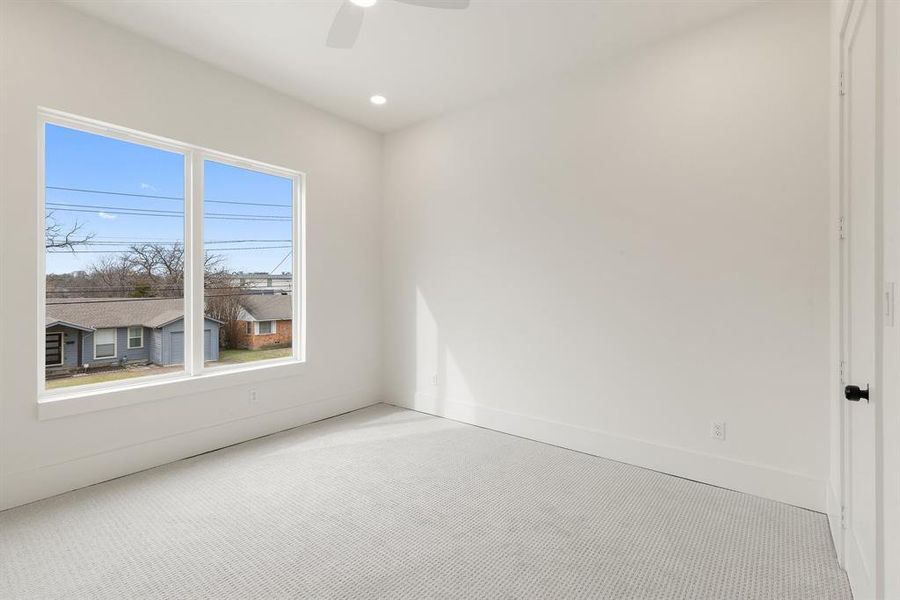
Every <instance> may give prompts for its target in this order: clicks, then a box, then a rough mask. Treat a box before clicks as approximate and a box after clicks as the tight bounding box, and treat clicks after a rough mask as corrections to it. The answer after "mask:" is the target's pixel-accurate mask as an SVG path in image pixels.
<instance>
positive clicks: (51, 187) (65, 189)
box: [46, 185, 184, 201]
mask: <svg viewBox="0 0 900 600" xmlns="http://www.w3.org/2000/svg"><path fill="white" fill-rule="evenodd" d="M46 187H47V189H48V190H60V191H63V192H78V193H79V194H105V195H108V196H130V197H132V198H156V199H158V200H182V201H183V200H184V198H183V197H182V196H155V195H153V194H130V193H128V192H112V191H108V190H88V189H84V188H71V187H61V186H57V185H48V186H46Z"/></svg>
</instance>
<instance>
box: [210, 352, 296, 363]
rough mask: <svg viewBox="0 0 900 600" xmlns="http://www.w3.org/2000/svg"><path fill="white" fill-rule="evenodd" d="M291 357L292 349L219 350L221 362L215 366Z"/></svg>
mask: <svg viewBox="0 0 900 600" xmlns="http://www.w3.org/2000/svg"><path fill="white" fill-rule="evenodd" d="M290 356H291V349H290V348H270V349H267V350H219V362H217V363H213V364H217V365H231V364H237V363H246V362H253V361H255V360H270V359H273V358H289V357H290Z"/></svg>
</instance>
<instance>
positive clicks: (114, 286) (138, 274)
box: [41, 112, 303, 394]
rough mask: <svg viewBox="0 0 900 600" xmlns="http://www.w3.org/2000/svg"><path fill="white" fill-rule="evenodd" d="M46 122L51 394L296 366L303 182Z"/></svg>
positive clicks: (193, 152)
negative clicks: (260, 335)
mask: <svg viewBox="0 0 900 600" xmlns="http://www.w3.org/2000/svg"><path fill="white" fill-rule="evenodd" d="M41 119H42V124H43V127H42V140H41V141H42V143H43V151H44V162H43V173H42V175H43V181H42V182H41V183H42V186H43V206H44V220H43V223H42V228H43V239H44V285H45V294H44V305H43V306H42V314H41V323H42V325H43V329H44V331H43V332H42V333H41V335H43V336H44V338H45V345H44V352H43V353H42V354H41V363H42V364H41V373H42V378H43V379H44V381H45V388H46V389H47V390H48V393H53V394H58V393H63V392H62V391H60V390H57V388H66V389H69V388H71V387H72V386H79V388H83V387H84V386H95V387H98V388H101V389H106V388H110V387H119V386H123V385H133V384H135V383H140V380H141V379H145V378H150V377H157V378H164V379H171V378H181V377H189V376H193V375H199V374H202V373H204V372H205V371H207V370H210V369H215V370H216V372H221V370H223V369H228V368H230V369H237V368H243V367H245V366H246V363H248V362H250V363H253V366H256V365H260V364H266V362H265V361H269V362H271V363H274V362H278V363H283V362H293V361H299V360H301V359H302V350H303V348H302V344H301V339H300V337H301V336H300V333H301V327H300V324H301V321H302V319H301V318H300V317H301V315H302V307H301V303H300V299H301V294H300V293H299V292H300V285H299V282H300V281H301V279H300V278H299V277H298V275H299V267H300V265H301V264H302V262H301V248H302V246H301V245H300V244H299V231H301V229H300V226H301V223H300V218H301V216H302V206H301V204H300V203H301V198H302V194H301V185H302V176H301V174H300V173H297V172H294V171H289V170H286V169H281V168H277V167H272V166H268V165H263V164H259V163H255V162H253V161H249V160H244V159H237V158H234V157H231V156H227V155H223V154H220V153H217V152H213V151H209V150H205V149H202V148H197V147H193V146H190V145H187V144H182V143H179V142H174V141H171V140H164V139H161V138H156V137H154V136H151V135H146V134H141V133H137V132H133V131H130V130H124V129H119V128H117V127H114V126H109V125H105V124H97V123H94V122H90V121H87V120H82V119H80V118H76V117H71V116H67V115H60V114H56V113H53V114H51V113H49V112H48V113H46V114H43V115H42V117H41ZM258 322H259V323H263V322H265V323H266V325H265V326H264V327H267V328H270V329H267V331H270V332H271V333H273V334H274V333H276V332H277V333H278V335H277V336H276V335H271V336H266V339H265V341H264V342H260V341H258V340H257V339H256V338H255V336H251V335H248V334H249V333H250V332H251V331H255V329H254V328H253V326H252V325H251V324H253V323H258Z"/></svg>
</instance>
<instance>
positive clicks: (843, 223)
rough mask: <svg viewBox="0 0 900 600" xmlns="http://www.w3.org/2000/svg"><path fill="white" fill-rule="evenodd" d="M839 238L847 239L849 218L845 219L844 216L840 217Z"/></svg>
mask: <svg viewBox="0 0 900 600" xmlns="http://www.w3.org/2000/svg"><path fill="white" fill-rule="evenodd" d="M838 239H839V240H846V239H847V219H845V218H844V217H841V218H840V219H838Z"/></svg>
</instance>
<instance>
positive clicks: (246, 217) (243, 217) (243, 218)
mask: <svg viewBox="0 0 900 600" xmlns="http://www.w3.org/2000/svg"><path fill="white" fill-rule="evenodd" d="M58 210H61V211H63V212H79V213H96V212H97V211H96V210H81V209H77V208H53V209H51V212H53V211H58ZM102 212H105V213H107V214H110V215H127V216H132V217H168V218H175V219H181V218H183V215H182V214H181V213H179V214H175V215H167V214H152V213H135V212H120V211H115V210H104V211H102ZM204 218H206V219H212V220H219V221H281V222H288V221H290V220H291V218H290V217H277V218H257V217H256V216H255V215H238V216H236V217H219V216H209V214H207V215H206V216H205V217H204Z"/></svg>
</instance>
